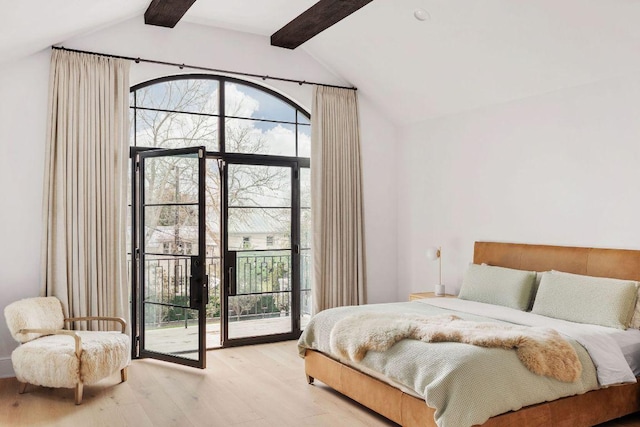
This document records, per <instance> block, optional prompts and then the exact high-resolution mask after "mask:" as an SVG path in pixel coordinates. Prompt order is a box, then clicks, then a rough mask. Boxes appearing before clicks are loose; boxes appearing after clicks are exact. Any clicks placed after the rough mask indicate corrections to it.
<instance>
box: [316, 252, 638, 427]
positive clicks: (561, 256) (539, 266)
mask: <svg viewBox="0 0 640 427" xmlns="http://www.w3.org/2000/svg"><path fill="white" fill-rule="evenodd" d="M473 262H474V263H476V264H481V263H487V264H489V265H496V266H502V267H509V268H516V269H520V270H532V271H548V270H559V271H566V272H569V273H576V274H584V275H589V276H598V277H613V278H618V279H631V280H637V281H640V250H625V249H598V248H577V247H567V246H545V245H525V244H516V243H496V242H476V243H475V246H474V255H473ZM305 372H306V375H307V381H308V382H309V384H312V383H313V380H314V378H315V379H318V380H320V381H322V382H323V383H325V384H327V385H329V386H330V387H332V388H334V389H335V390H337V391H339V392H340V393H342V394H344V395H345V396H348V397H350V398H351V399H353V400H355V401H357V402H359V403H361V404H362V405H364V406H366V407H368V408H370V409H372V410H373V411H375V412H377V413H379V414H381V415H383V416H385V417H387V418H389V419H390V420H392V421H395V422H396V423H398V424H400V425H402V426H405V427H418V426H420V427H435V426H436V424H435V421H434V420H433V414H434V409H433V408H430V407H428V406H427V405H426V404H425V402H424V400H422V399H418V398H416V397H414V396H411V395H409V394H406V393H404V392H402V391H401V390H399V389H397V388H395V387H392V386H390V385H388V384H386V383H384V382H382V381H380V380H377V379H375V378H373V377H371V376H369V375H366V374H364V373H362V372H360V371H357V370H355V369H353V368H351V367H349V366H346V365H343V364H342V363H340V362H337V361H336V360H334V359H332V358H330V357H328V356H326V355H324V354H323V353H320V352H317V351H313V350H307V351H306V354H305ZM638 379H639V381H640V377H639V378H638ZM639 384H640V383H636V384H626V385H621V386H613V387H608V388H604V389H600V390H594V391H590V392H587V393H585V394H580V395H576V396H570V397H565V398H562V399H558V400H554V401H551V402H545V403H540V404H537V405H531V406H527V407H524V408H522V409H520V410H518V411H513V412H507V413H505V414H502V415H498V416H496V417H493V418H490V419H489V420H488V421H487V422H486V423H484V424H483V426H487V427H507V426H516V425H517V426H518V427H534V426H536V427H543V426H544V427H548V426H567V427H577V426H593V425H595V424H599V423H603V422H605V421H609V420H612V419H615V418H619V417H622V416H624V415H627V414H631V413H633V412H636V411H640V385H639Z"/></svg>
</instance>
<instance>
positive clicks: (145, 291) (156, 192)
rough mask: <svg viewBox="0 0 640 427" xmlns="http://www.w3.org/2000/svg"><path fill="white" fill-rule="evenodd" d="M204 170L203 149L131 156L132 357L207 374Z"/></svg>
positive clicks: (165, 151) (161, 151)
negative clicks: (166, 362) (132, 208)
mask: <svg viewBox="0 0 640 427" xmlns="http://www.w3.org/2000/svg"><path fill="white" fill-rule="evenodd" d="M205 166H206V164H205V149H204V147H192V148H183V149H174V150H164V149H160V150H149V151H138V152H137V153H135V159H134V171H133V172H134V173H135V175H136V179H134V180H133V182H134V186H137V188H134V191H133V192H132V194H134V197H135V198H136V200H134V203H133V206H134V216H135V219H136V220H134V221H132V224H133V225H134V229H135V232H134V233H133V235H134V236H135V240H134V242H135V243H134V254H135V257H134V262H133V263H132V269H133V275H134V283H136V284H137V286H134V292H133V293H132V305H133V312H134V315H133V317H132V318H133V322H132V326H133V331H134V334H135V338H136V342H135V343H134V344H135V349H134V353H135V352H137V355H136V354H134V356H137V357H150V358H155V359H160V360H165V361H169V362H176V363H180V364H183V365H188V366H193V367H199V368H204V367H205V364H206V341H205V333H206V314H205V313H206V305H207V302H208V301H207V300H208V290H207V288H208V286H207V276H206V274H205V262H206V260H205V255H206V246H205V231H204V230H205V194H204V183H205Z"/></svg>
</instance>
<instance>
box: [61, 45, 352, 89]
mask: <svg viewBox="0 0 640 427" xmlns="http://www.w3.org/2000/svg"><path fill="white" fill-rule="evenodd" d="M51 49H58V50H66V51H67V52H76V53H86V54H88V55H99V56H105V57H107V58H117V59H128V60H129V61H134V62H135V63H136V64H138V63H140V62H147V63H149V64H159V65H170V66H174V67H178V68H180V69H181V70H182V69H183V68H191V69H193V70H201V71H211V72H214V73H224V74H233V75H236V76H245V77H256V78H259V79H262V80H267V79H269V80H278V81H281V82H289V83H298V84H299V85H317V86H326V87H335V88H338V89H349V90H358V89H357V88H355V87H346V86H338V85H330V84H326V83H316V82H308V81H306V80H294V79H287V78H284V77H273V76H263V75H260V74H253V73H243V72H240V71H228V70H218V69H216V68H209V67H199V66H197V65H187V64H176V63H175V62H165V61H156V60H154V59H143V58H133V57H130V56H120V55H111V54H108V53H99V52H89V51H86V50H77V49H67V48H66V47H64V46H51Z"/></svg>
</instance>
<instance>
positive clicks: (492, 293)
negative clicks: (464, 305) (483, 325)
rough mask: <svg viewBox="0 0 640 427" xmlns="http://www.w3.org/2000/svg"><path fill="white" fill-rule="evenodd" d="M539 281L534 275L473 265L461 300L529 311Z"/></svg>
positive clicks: (469, 270)
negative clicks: (536, 283) (534, 287)
mask: <svg viewBox="0 0 640 427" xmlns="http://www.w3.org/2000/svg"><path fill="white" fill-rule="evenodd" d="M535 279H536V273H535V272H534V271H524V270H515V269H513V268H505V267H495V266H491V265H486V264H483V265H478V264H471V265H470V266H469V268H468V269H467V271H466V272H465V274H464V277H463V279H462V286H461V288H460V294H459V295H458V298H460V299H466V300H471V301H478V302H485V303H489V304H495V305H502V306H505V307H511V308H515V309H518V310H527V309H528V308H529V301H530V300H531V294H532V291H533V286H534V282H535Z"/></svg>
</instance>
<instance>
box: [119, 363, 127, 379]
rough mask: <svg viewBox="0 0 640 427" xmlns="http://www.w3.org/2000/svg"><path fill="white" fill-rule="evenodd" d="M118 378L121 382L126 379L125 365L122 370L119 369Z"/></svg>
mask: <svg viewBox="0 0 640 427" xmlns="http://www.w3.org/2000/svg"><path fill="white" fill-rule="evenodd" d="M120 380H122V381H121V382H125V381H126V380H127V367H126V366H125V367H124V368H122V370H121V371H120Z"/></svg>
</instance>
